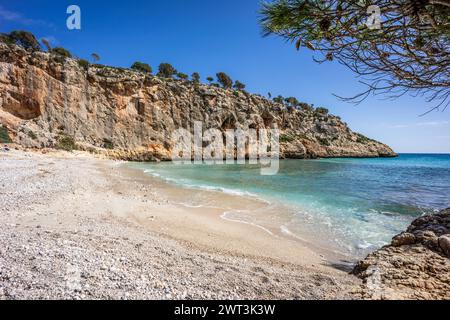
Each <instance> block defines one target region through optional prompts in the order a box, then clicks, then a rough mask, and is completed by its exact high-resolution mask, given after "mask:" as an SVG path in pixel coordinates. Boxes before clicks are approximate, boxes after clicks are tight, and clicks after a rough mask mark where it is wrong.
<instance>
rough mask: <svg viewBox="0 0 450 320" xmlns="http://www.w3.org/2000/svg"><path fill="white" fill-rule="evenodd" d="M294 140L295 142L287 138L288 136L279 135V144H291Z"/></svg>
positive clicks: (289, 137)
mask: <svg viewBox="0 0 450 320" xmlns="http://www.w3.org/2000/svg"><path fill="white" fill-rule="evenodd" d="M294 140H295V139H294V138H293V137H291V136H288V135H286V134H282V135H280V142H281V143H288V142H292V141H294Z"/></svg>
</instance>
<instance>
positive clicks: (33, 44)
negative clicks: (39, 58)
mask: <svg viewBox="0 0 450 320" xmlns="http://www.w3.org/2000/svg"><path fill="white" fill-rule="evenodd" d="M2 38H3V39H4V40H5V41H6V42H8V43H14V44H17V45H19V46H21V47H22V48H24V49H26V50H31V51H39V50H41V45H40V44H39V41H37V39H36V37H35V36H34V35H33V34H32V33H31V32H28V31H13V32H11V33H9V34H2Z"/></svg>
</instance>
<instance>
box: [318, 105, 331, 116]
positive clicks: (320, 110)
mask: <svg viewBox="0 0 450 320" xmlns="http://www.w3.org/2000/svg"><path fill="white" fill-rule="evenodd" d="M316 113H318V114H323V115H327V114H329V113H330V111H329V110H328V109H327V108H322V107H320V108H317V109H316Z"/></svg>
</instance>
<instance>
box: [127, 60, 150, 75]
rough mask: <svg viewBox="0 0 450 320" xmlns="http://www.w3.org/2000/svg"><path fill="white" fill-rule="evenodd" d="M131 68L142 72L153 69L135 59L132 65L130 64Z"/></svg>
mask: <svg viewBox="0 0 450 320" xmlns="http://www.w3.org/2000/svg"><path fill="white" fill-rule="evenodd" d="M131 69H133V70H135V71H139V72H143V73H150V74H151V73H152V72H153V69H152V67H151V66H150V65H149V64H147V63H143V62H139V61H136V62H135V63H133V65H132V66H131Z"/></svg>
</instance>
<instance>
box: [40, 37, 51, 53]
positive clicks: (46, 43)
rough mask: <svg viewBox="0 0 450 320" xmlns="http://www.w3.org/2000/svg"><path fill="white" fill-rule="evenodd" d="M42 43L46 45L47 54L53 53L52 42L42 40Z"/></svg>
mask: <svg viewBox="0 0 450 320" xmlns="http://www.w3.org/2000/svg"><path fill="white" fill-rule="evenodd" d="M41 42H42V44H43V45H44V47H45V48H46V49H47V52H50V51H52V46H51V45H50V42H49V41H48V40H47V39H42V40H41Z"/></svg>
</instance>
